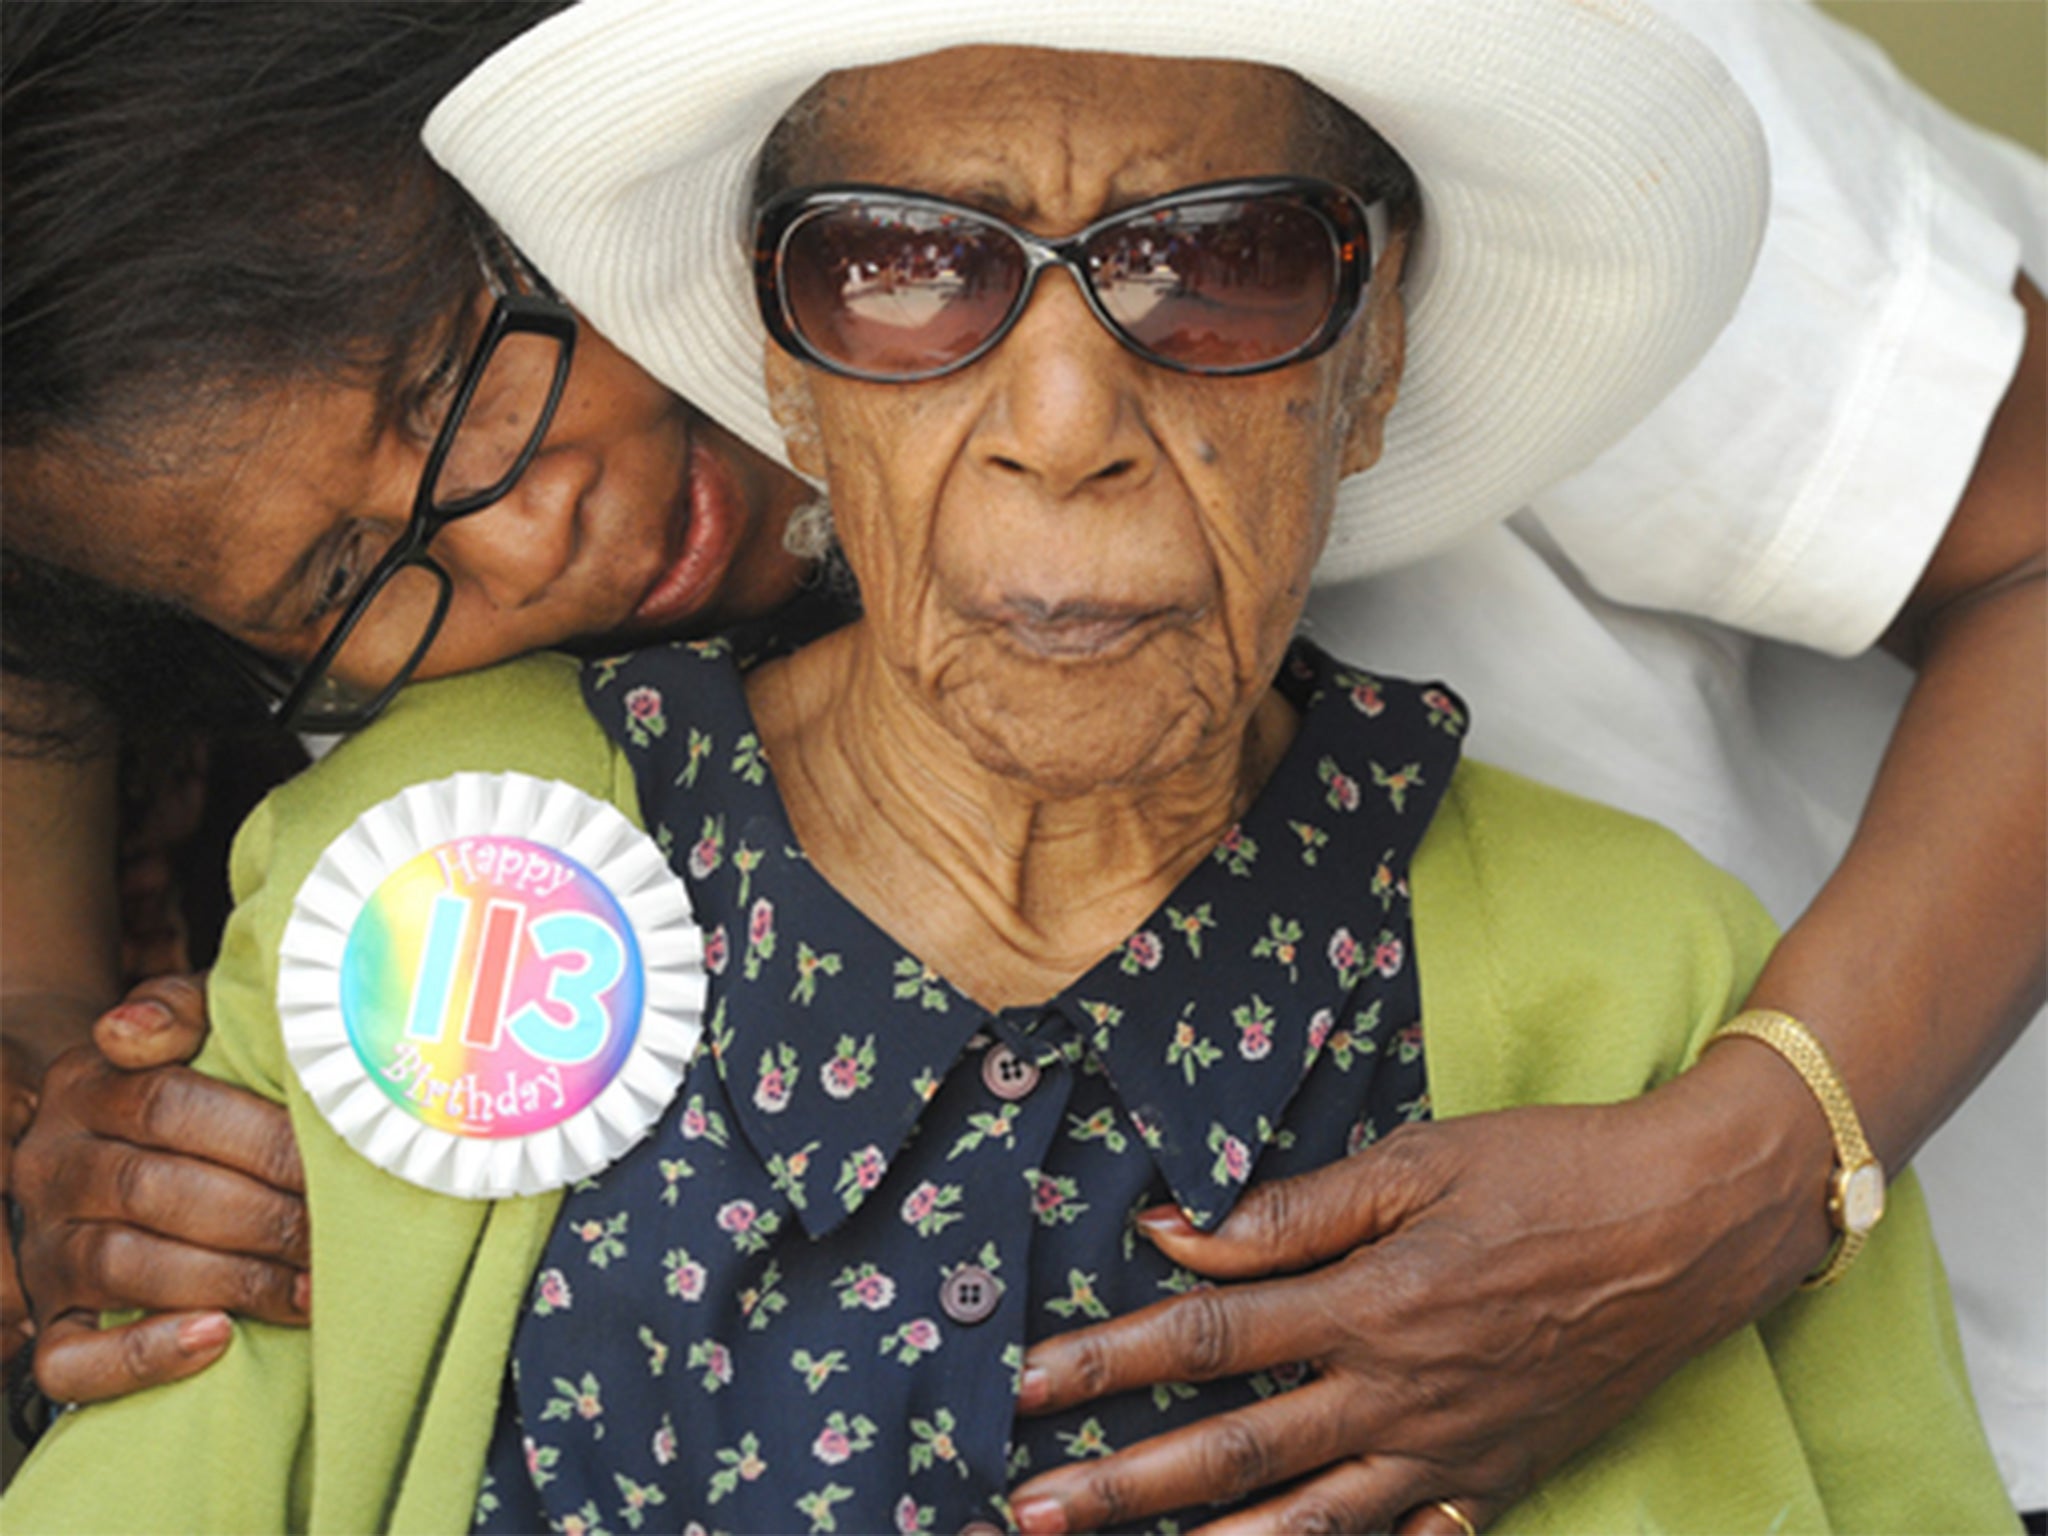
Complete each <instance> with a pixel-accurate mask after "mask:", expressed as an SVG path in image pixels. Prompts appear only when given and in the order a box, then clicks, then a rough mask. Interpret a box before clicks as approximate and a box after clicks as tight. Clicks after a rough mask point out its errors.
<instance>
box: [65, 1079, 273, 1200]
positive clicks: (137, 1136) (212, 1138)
mask: <svg viewBox="0 0 2048 1536" xmlns="http://www.w3.org/2000/svg"><path fill="white" fill-rule="evenodd" d="M96 1065H97V1064H96V1063H94V1062H93V1061H92V1058H91V1057H90V1055H89V1054H88V1055H85V1056H84V1057H83V1059H82V1060H76V1059H74V1058H73V1057H71V1056H66V1057H62V1058H60V1059H59V1060H58V1062H57V1064H56V1065H55V1066H53V1067H52V1068H51V1069H50V1077H49V1080H48V1082H47V1083H46V1085H45V1088H44V1096H45V1098H46V1099H49V1100H53V1101H54V1100H55V1099H56V1098H57V1097H58V1096H59V1095H60V1094H61V1095H63V1096H64V1102H65V1104H66V1107H67V1109H68V1110H69V1112H70V1113H71V1114H72V1115H73V1116H74V1117H75V1118H76V1119H77V1121H78V1122H79V1124H81V1125H82V1126H83V1127H84V1128H85V1129H86V1130H87V1131H89V1132H91V1133H92V1134H94V1135H95V1136H98V1137H102V1138H112V1139H114V1140H118V1141H122V1142H127V1143H130V1144H133V1145H138V1146H144V1147H158V1148H163V1149H165V1150H167V1151H172V1152H177V1153H181V1154H183V1155H185V1156H187V1157H192V1158H199V1159H203V1160H205V1161H207V1162H210V1163H218V1164H221V1165H222V1166H223V1167H226V1168H231V1169H234V1170H236V1171H237V1172H239V1173H242V1174H245V1175H247V1176H248V1177H250V1178H252V1179H256V1180H259V1181H261V1182H262V1183H264V1184H268V1185H270V1186H272V1187H273V1188H276V1189H282V1190H289V1191H292V1192H294V1193H297V1192H300V1191H303V1190H304V1189H305V1187H306V1176H305V1172H304V1170H303V1169H302V1168H301V1167H300V1164H299V1147H298V1142H297V1140H296V1139H295V1138H294V1137H293V1135H292V1129H291V1117H290V1116H289V1115H288V1114H287V1113H286V1112H285V1110H284V1109H283V1108H282V1107H281V1106H279V1105H276V1104H272V1103H270V1102H269V1101H268V1100H265V1099H260V1098H257V1097H256V1096H255V1095H254V1094H252V1093H246V1092H244V1091H243V1090H241V1089H239V1088H234V1087H231V1086H229V1085H228V1084H226V1083H222V1082H217V1081H215V1080H214V1079H213V1078H210V1077H205V1076H202V1075H201V1074H199V1073H197V1072H193V1071H191V1070H189V1069H188V1068H185V1067H158V1068H155V1069H152V1070H150V1071H145V1072H112V1071H107V1070H105V1069H104V1068H100V1069H99V1070H97V1071H94V1070H93V1069H94V1067H95V1066H96ZM67 1068H69V1069H70V1070H69V1071H67V1070H66V1069H67Z"/></svg>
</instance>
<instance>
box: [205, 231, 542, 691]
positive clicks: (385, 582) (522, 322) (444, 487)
mask: <svg viewBox="0 0 2048 1536" xmlns="http://www.w3.org/2000/svg"><path fill="white" fill-rule="evenodd" d="M491 265H492V266H493V267H495V265H496V264H495V263H493V264H491ZM521 270H523V271H525V273H526V275H527V276H528V277H529V278H530V279H531V281H532V284H533V286H534V288H535V289H536V290H537V291H535V292H532V293H521V292H509V291H505V286H502V285H500V286H499V292H498V297H497V302H496V303H495V304H494V305H493V306H492V308H491V313H490V316H489V317H488V318H487V319H486V320H485V321H484V325H483V331H482V333H481V335H479V336H478V338H477V342H476V345H475V347H474V348H473V349H472V350H471V352H470V357H469V362H468V365H467V366H466V367H465V368H464V369H463V371H462V375H461V377H460V379H459V381H458V382H457V384H456V386H455V391H454V394H453V395H452V396H451V398H450V403H449V407H448V414H447V415H446V417H444V418H443V420H442V422H441V427H440V430H439V431H438V432H437V433H436V434H435V437H434V443H433V446H432V447H431V448H430V449H429V450H428V452H427V459H426V465H425V467H424V468H423V469H422V470H421V472H420V481H419V489H418V490H417V491H416V492H415V493H414V496H413V504H412V512H411V515H410V517H409V519H408V520H407V523H406V526H405V528H404V530H403V531H402V532H401V533H400V534H399V535H398V537H397V538H396V539H394V540H393V541H392V543H391V545H390V547H389V548H388V549H386V550H385V551H384V553H383V555H382V556H380V557H379V558H378V560H377V562H376V563H375V564H374V565H373V566H371V568H370V571H369V574H368V575H367V576H365V577H364V578H363V580H362V583H361V584H360V585H359V586H358V587H357V588H356V589H355V591H354V592H353V593H352V594H351V595H350V596H349V597H348V599H347V600H346V602H345V603H344V604H343V606H342V609H341V616H340V618H339V619H338V620H337V621H336V623H335V625H334V628H333V629H332V630H330V631H329V632H328V635H327V638H326V640H325V641H323V642H322V643H321V646H320V649H319V650H317V651H315V652H314V653H313V656H312V658H311V659H310V660H309V661H307V662H306V663H305V665H304V666H303V667H300V668H298V669H297V670H296V671H294V670H293V668H292V667H291V666H290V665H289V664H287V663H281V662H278V661H276V660H275V659H273V658H271V657H269V656H266V655H263V654H262V653H261V652H258V651H256V650H254V649H252V648H250V647H248V646H246V645H245V644H243V643H242V642H240V641H239V640H235V639H233V638H232V637H229V639H228V646H229V650H230V653H231V654H232V655H233V656H234V658H235V660H236V662H237V663H238V664H239V665H240V667H241V669H242V671H243V672H244V673H245V674H246V675H247V676H248V677H249V679H250V680H251V681H252V682H253V683H255V685H256V686H257V688H258V689H259V690H260V691H261V692H262V693H263V694H264V695H265V697H266V700H267V708H268V711H269V714H270V717H271V719H272V720H273V721H275V722H276V723H277V724H279V725H282V726H285V727H288V728H290V729H293V730H304V731H313V732H335V731H353V730H358V729H360V728H361V727H363V726H365V725H368V724H369V723H370V721H372V720H373V719H375V718H376V717H377V715H378V714H379V713H381V712H382V711H383V709H384V707H385V705H387V704H389V703H390V702H391V700H392V698H393V696H395V695H396V694H397V692H398V690H399V689H401V688H403V687H404V686H405V684H406V682H407V681H408V680H409V679H410V678H411V677H412V675H413V673H414V671H415V670H417V668H418V667H419V664H420V662H421V660H422V659H424V658H425V656H426V654H427V650H428V648H429V647H430V646H432V645H433V643H434V637H435V636H436V635H438V634H439V633H440V630H441V622H442V620H443V619H445V618H446V617H447V614H448V604H449V600H450V598H451V596H452V595H453V583H452V582H451V580H450V578H449V576H448V573H447V571H445V570H444V569H443V568H442V567H441V566H440V565H439V564H437V563H436V562H435V560H434V559H433V557H432V556H431V555H430V554H429V553H428V552H427V551H428V546H429V545H430V544H432V543H433V541H434V537H435V535H436V534H438V533H440V531H441V530H442V529H443V528H445V527H447V526H448V525H449V524H450V523H452V522H455V521H457V520H458V519H461V518H465V517H470V516H473V515H475V514H476V513H478V512H481V511H483V510H484V509H485V508H486V507H489V506H491V505H493V504H494V503H496V502H498V501H500V500H502V499H503V498H504V497H505V496H506V494H507V493H509V492H510V491H511V489H512V487H513V486H514V485H515V484H516V483H517V482H518V480H519V477H520V476H521V475H523V474H525V473H526V471H527V468H528V466H530V465H531V464H532V463H533V460H534V456H535V455H536V454H538V453H539V452H540V447H541V443H542V441H543V440H544V439H545V438H546V437H547V432H548V427H549V426H550V425H551V424H552V423H553V421H554V417H555V410H556V408H557V407H558V406H559V405H560V404H561V400H562V391H563V389H564V387H565V386H566V385H567V383H568V378H569V367H570V363H571V361H572V360H573V358H574V355H575V350H576V317H575V315H574V314H573V313H572V312H571V311H570V309H569V307H568V306H567V305H566V304H564V303H562V301H561V300H560V299H559V298H557V297H556V296H555V294H554V291H553V290H552V289H551V288H549V287H548V285H547V283H546V281H545V280H544V279H542V278H541V277H540V276H539V275H538V274H537V273H534V272H532V271H531V269H530V268H525V267H524V266H523V264H522V266H521Z"/></svg>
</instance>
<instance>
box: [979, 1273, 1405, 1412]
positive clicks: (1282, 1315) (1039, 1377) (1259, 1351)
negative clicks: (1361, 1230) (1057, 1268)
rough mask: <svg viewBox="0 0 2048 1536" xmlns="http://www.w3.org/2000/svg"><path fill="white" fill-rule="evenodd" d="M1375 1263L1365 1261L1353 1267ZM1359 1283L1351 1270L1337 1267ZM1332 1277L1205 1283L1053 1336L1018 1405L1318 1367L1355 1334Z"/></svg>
mask: <svg viewBox="0 0 2048 1536" xmlns="http://www.w3.org/2000/svg"><path fill="white" fill-rule="evenodd" d="M1364 1262H1368V1260H1366V1259H1359V1260H1354V1261H1353V1263H1364ZM1339 1273H1340V1274H1342V1275H1343V1276H1344V1277H1345V1278H1347V1279H1348V1278H1350V1277H1351V1265H1349V1264H1347V1265H1345V1266H1342V1267H1341V1268H1340V1270H1339ZM1331 1278H1332V1275H1331V1273H1330V1272H1327V1271H1326V1272H1324V1273H1321V1274H1317V1275H1312V1276H1302V1277H1299V1278H1296V1279H1293V1280H1276V1281H1267V1282H1264V1283H1260V1284H1252V1285H1233V1286H1204V1287H1202V1288H1201V1289H1199V1290H1193V1291H1189V1292H1188V1293H1187V1294H1186V1295H1183V1296H1176V1297H1173V1298H1172V1299H1170V1300H1168V1301H1162V1302H1158V1303H1156V1304H1154V1305H1153V1306H1149V1307H1146V1308H1144V1309H1143V1310H1142V1311H1138V1312H1133V1313H1130V1314H1129V1315H1128V1316H1125V1317H1120V1318H1116V1319H1113V1320H1112V1321H1110V1322H1106V1323H1097V1324H1095V1325H1094V1326H1092V1327H1088V1328H1079V1329H1076V1330H1074V1331H1073V1332H1072V1333H1062V1334H1055V1335H1054V1336H1053V1337H1051V1338H1049V1339H1042V1340H1040V1341H1039V1342H1038V1343H1037V1344H1035V1345H1033V1346H1032V1348H1031V1351H1030V1353H1029V1354H1028V1355H1027V1356H1026V1357H1025V1361H1024V1381H1023V1386H1022V1389H1021V1391H1020V1392H1019V1394H1018V1402H1017V1406H1018V1409H1019V1410H1020V1411H1021V1412H1024V1413H1027V1414H1038V1413H1054V1412H1057V1411H1059V1410H1060V1409H1063V1408H1071V1407H1073V1406H1074V1405H1075V1404H1076V1403H1082V1402H1087V1401H1089V1400H1091V1399H1094V1398H1098V1397H1108V1396H1111V1395H1113V1394H1115V1393H1118V1392H1128V1391H1131V1390H1133V1389H1135V1388H1139V1387H1148V1386H1151V1385H1152V1384H1153V1383H1155V1382H1162V1381H1210V1380H1214V1379H1215V1378H1216V1377H1219V1376H1243V1375H1247V1374H1249V1373H1250V1372H1252V1371H1257V1370H1263V1369H1265V1368H1267V1367H1269V1366H1276V1365H1292V1364H1294V1363H1295V1362H1296V1361H1301V1360H1314V1359H1316V1358H1319V1357H1320V1356H1321V1355H1322V1353H1323V1352H1324V1351H1325V1350H1326V1349H1327V1348H1329V1347H1330V1346H1331V1344H1332V1343H1333V1341H1334V1340H1337V1339H1341V1338H1346V1337H1348V1336H1349V1329H1348V1326H1347V1325H1346V1323H1345V1321H1344V1319H1343V1316H1342V1314H1341V1312H1339V1311H1338V1310H1337V1307H1336V1295H1337V1293H1336V1291H1335V1289H1334V1288H1333V1286H1332V1285H1331V1283H1330V1282H1331Z"/></svg>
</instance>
